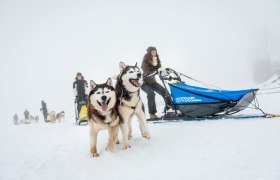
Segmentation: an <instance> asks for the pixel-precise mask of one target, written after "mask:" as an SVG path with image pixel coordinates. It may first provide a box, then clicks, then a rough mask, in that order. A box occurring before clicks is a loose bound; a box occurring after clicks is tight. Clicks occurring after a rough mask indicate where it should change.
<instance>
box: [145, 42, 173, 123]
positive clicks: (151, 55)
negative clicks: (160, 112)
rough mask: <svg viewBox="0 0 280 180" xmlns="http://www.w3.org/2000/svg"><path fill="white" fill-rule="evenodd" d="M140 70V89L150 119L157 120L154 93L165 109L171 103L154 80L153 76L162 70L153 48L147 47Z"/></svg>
mask: <svg viewBox="0 0 280 180" xmlns="http://www.w3.org/2000/svg"><path fill="white" fill-rule="evenodd" d="M141 68H142V70H143V85H142V86H141V89H142V90H143V91H145V92H146V93H147V98H148V109H149V113H150V118H151V119H157V118H159V117H158V116H157V115H156V113H157V108H156V102H155V95H156V94H155V92H156V93H158V94H159V95H161V96H162V97H163V99H164V101H165V103H166V106H167V107H169V108H170V107H171V102H170V99H169V97H168V95H167V92H166V90H165V89H164V88H163V87H162V86H161V85H160V84H159V83H157V81H156V79H155V75H156V74H158V73H159V71H161V70H162V67H161V61H160V59H159V55H158V53H157V49H156V48H155V47H152V46H151V47H148V49H147V53H146V54H145V56H144V58H143V61H142V65H141Z"/></svg>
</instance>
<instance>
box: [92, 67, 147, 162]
mask: <svg viewBox="0 0 280 180" xmlns="http://www.w3.org/2000/svg"><path fill="white" fill-rule="evenodd" d="M119 66H120V73H119V75H118V77H117V83H116V86H115V87H114V86H113V84H112V80H111V79H110V78H109V79H108V80H107V82H106V83H104V84H96V83H95V82H94V81H92V80H91V81H90V93H89V98H88V101H89V103H88V118H89V128H90V153H91V155H92V156H93V157H97V156H99V154H98V152H97V147H96V144H97V136H98V132H99V131H100V130H104V129H108V131H109V137H108V144H107V147H106V150H107V151H112V150H113V148H114V145H115V144H117V143H118V132H119V129H120V130H121V133H122V145H123V149H127V148H130V145H129V139H130V138H131V137H132V127H131V120H132V117H133V116H134V115H136V117H137V118H138V122H139V128H140V131H141V134H142V136H143V137H144V138H147V139H150V137H151V135H150V131H149V129H148V126H147V122H146V117H145V112H144V105H143V103H142V100H141V98H140V86H141V81H142V80H141V78H142V74H141V71H140V69H139V68H138V67H137V63H136V64H135V65H134V66H127V65H125V64H124V63H122V62H121V63H120V64H119Z"/></svg>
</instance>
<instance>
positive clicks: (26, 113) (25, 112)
mask: <svg viewBox="0 0 280 180" xmlns="http://www.w3.org/2000/svg"><path fill="white" fill-rule="evenodd" d="M24 118H25V120H28V119H29V111H28V110H27V109H25V111H24Z"/></svg>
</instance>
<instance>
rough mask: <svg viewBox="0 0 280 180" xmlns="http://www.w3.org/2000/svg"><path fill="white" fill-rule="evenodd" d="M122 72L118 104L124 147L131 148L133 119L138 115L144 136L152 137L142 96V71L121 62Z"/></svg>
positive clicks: (117, 86)
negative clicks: (129, 140) (129, 141)
mask: <svg viewBox="0 0 280 180" xmlns="http://www.w3.org/2000/svg"><path fill="white" fill-rule="evenodd" d="M119 66H120V74H119V76H118V78H117V84H116V93H117V98H118V100H117V106H118V112H119V115H120V119H121V123H120V127H121V131H122V135H123V148H124V149H127V148H130V145H129V144H128V139H130V138H131V137H132V127H131V119H132V116H133V115H136V116H137V118H138V121H139V127H140V131H141V134H142V136H143V137H145V138H147V139H150V131H149V129H148V126H147V122H146V116H145V111H144V105H143V103H142V100H141V98H140V86H141V83H140V82H141V76H142V74H141V71H140V69H139V68H138V67H137V63H136V64H135V66H126V65H125V64H124V63H123V62H120V64H119Z"/></svg>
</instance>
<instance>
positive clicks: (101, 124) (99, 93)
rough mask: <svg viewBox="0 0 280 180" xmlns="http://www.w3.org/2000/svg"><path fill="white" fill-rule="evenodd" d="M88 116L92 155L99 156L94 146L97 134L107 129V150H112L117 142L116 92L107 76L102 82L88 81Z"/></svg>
mask: <svg viewBox="0 0 280 180" xmlns="http://www.w3.org/2000/svg"><path fill="white" fill-rule="evenodd" d="M90 88H91V90H90V93H89V103H88V118H89V128H90V152H91V155H92V156H93V157H97V156H99V154H98V153H97V148H96V141H97V134H98V132H99V131H100V130H103V129H108V131H109V139H108V145H107V147H106V150H107V151H112V150H113V148H114V145H115V144H116V142H117V137H118V131H119V116H118V112H117V109H116V92H115V89H114V87H113V86H112V80H111V79H110V78H109V79H108V80H107V82H106V83H104V84H95V83H94V82H93V81H90Z"/></svg>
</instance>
